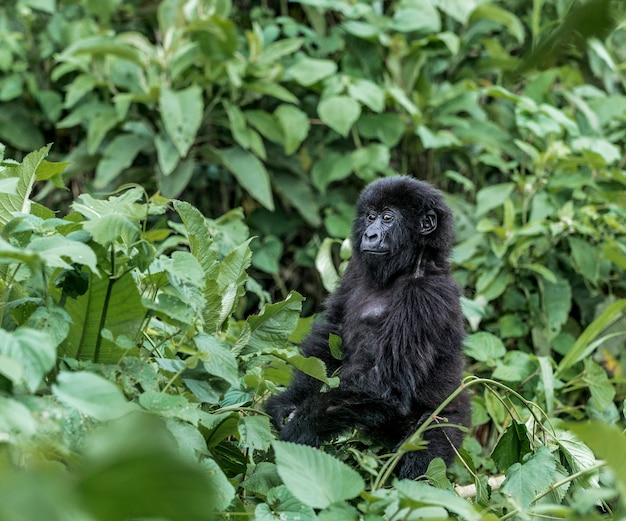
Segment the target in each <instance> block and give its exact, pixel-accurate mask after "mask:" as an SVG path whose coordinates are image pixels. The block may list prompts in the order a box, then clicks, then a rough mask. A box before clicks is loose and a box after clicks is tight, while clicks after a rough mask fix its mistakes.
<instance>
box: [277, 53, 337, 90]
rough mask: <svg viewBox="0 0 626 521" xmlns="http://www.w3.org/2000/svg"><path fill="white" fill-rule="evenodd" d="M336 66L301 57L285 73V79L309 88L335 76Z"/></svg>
mask: <svg viewBox="0 0 626 521" xmlns="http://www.w3.org/2000/svg"><path fill="white" fill-rule="evenodd" d="M336 71H337V64H336V63H335V62H334V61H331V60H320V59H317V58H309V57H308V56H302V57H301V58H300V59H299V60H298V61H297V62H296V63H295V64H294V65H292V66H291V67H289V68H288V69H287V70H286V71H285V78H286V79H293V80H295V81H296V82H298V83H299V84H300V85H303V86H305V87H309V86H310V85H313V84H315V83H317V82H318V81H321V80H323V79H324V78H327V77H328V76H331V75H332V74H335V72H336Z"/></svg>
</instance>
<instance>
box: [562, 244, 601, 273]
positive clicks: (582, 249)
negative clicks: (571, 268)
mask: <svg viewBox="0 0 626 521" xmlns="http://www.w3.org/2000/svg"><path fill="white" fill-rule="evenodd" d="M568 242H569V247H570V251H571V252H572V257H573V259H574V263H575V265H576V267H577V268H578V270H579V271H580V273H582V275H583V276H584V277H585V278H586V279H588V280H592V281H596V280H597V279H598V276H599V270H598V264H599V262H598V261H599V259H598V250H597V249H596V248H595V247H594V246H592V245H591V244H589V241H584V240H582V239H579V238H577V237H569V238H568Z"/></svg>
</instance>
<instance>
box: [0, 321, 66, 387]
mask: <svg viewBox="0 0 626 521" xmlns="http://www.w3.org/2000/svg"><path fill="white" fill-rule="evenodd" d="M56 347H57V346H56V343H55V342H54V339H53V338H51V337H50V336H49V335H47V334H46V333H45V332H43V331H36V330H34V329H30V328H26V327H24V328H20V329H16V330H15V331H12V332H7V331H5V330H4V329H0V360H1V362H2V363H0V366H2V368H0V373H1V374H4V376H6V377H7V378H8V379H9V380H11V381H12V382H13V383H14V384H15V385H21V384H23V385H24V386H25V387H26V389H28V391H30V392H31V393H33V392H35V391H36V390H37V389H38V388H39V386H40V385H41V383H42V381H43V379H44V377H45V376H46V374H47V373H48V372H49V371H50V370H51V369H52V368H53V367H54V363H55V361H56V354H57V353H56Z"/></svg>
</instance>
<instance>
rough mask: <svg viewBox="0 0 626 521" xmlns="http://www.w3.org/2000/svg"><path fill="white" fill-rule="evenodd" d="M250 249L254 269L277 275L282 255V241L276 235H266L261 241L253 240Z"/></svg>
mask: <svg viewBox="0 0 626 521" xmlns="http://www.w3.org/2000/svg"><path fill="white" fill-rule="evenodd" d="M252 250H253V252H254V253H253V255H252V265H253V266H254V267H255V268H256V269H258V270H261V271H264V272H265V273H272V274H276V275H278V272H279V270H280V259H281V257H282V255H283V243H282V241H281V240H280V239H279V238H278V237H276V236H274V235H268V236H267V237H265V238H264V239H263V240H262V241H255V242H253V243H252Z"/></svg>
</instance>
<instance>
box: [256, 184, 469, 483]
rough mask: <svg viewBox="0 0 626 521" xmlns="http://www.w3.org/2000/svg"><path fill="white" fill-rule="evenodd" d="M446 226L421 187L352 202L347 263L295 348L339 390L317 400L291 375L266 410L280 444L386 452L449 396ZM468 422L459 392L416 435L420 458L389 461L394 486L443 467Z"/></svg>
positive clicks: (453, 330)
mask: <svg viewBox="0 0 626 521" xmlns="http://www.w3.org/2000/svg"><path fill="white" fill-rule="evenodd" d="M453 226H454V222H453V216H452V212H451V211H450V209H449V208H448V206H447V205H446V203H445V202H444V199H443V197H442V195H441V193H440V192H438V191H437V190H435V189H434V188H433V187H432V186H430V185H429V184H428V183H426V182H423V181H418V180H417V179H414V178H412V177H409V176H397V177H387V178H383V179H379V180H377V181H375V182H373V183H371V184H370V185H369V186H368V187H367V188H366V189H365V190H364V191H363V192H362V194H361V196H360V198H359V201H358V203H357V208H356V218H355V220H354V224H353V227H352V245H353V256H352V259H351V260H350V262H349V264H348V267H347V269H346V272H345V274H344V275H343V277H342V279H341V282H340V284H339V287H338V288H337V289H336V290H335V291H334V292H333V293H332V294H331V295H330V297H329V298H328V299H327V301H326V303H325V308H326V309H325V312H324V314H323V315H322V319H321V320H318V321H316V323H315V324H314V326H313V329H312V331H311V333H310V334H309V336H308V337H307V338H306V339H305V340H304V341H303V343H302V346H301V350H302V353H303V354H304V355H305V356H315V357H318V358H320V359H321V360H322V361H324V363H325V364H326V368H327V370H328V372H329V374H337V375H338V376H339V381H340V384H339V386H338V387H336V388H331V389H322V383H321V382H320V381H319V380H317V379H314V378H312V377H310V376H308V375H306V374H304V373H302V372H299V371H297V372H296V373H295V375H294V377H293V380H292V382H291V384H290V386H289V387H288V388H287V390H285V391H284V392H282V393H279V394H276V395H274V396H272V397H271V398H270V399H269V400H268V402H267V405H266V411H267V412H268V414H270V416H271V417H272V421H273V423H274V425H275V426H276V427H277V428H278V429H279V430H280V438H281V439H282V440H285V441H291V442H295V443H303V444H307V445H312V446H316V447H317V446H319V445H321V443H322V442H323V441H326V440H329V439H330V438H332V437H333V436H336V435H339V434H341V433H343V432H346V431H349V430H351V429H353V428H357V429H360V431H361V432H363V433H364V434H365V435H367V436H368V437H370V438H371V439H372V440H375V441H377V442H379V443H382V444H383V445H384V446H386V447H387V448H389V449H391V450H393V449H397V448H398V447H399V446H400V445H402V443H403V442H404V441H405V440H406V439H407V438H408V437H409V436H410V435H411V434H412V433H414V432H415V430H416V429H417V428H418V427H419V425H420V424H421V423H422V422H423V421H424V420H426V419H427V418H428V417H429V416H430V415H432V413H433V411H434V410H435V409H436V408H437V407H438V406H439V405H440V404H441V403H442V402H443V401H444V400H445V399H446V398H447V397H448V396H449V395H450V394H451V393H452V392H453V391H454V390H455V389H457V388H458V387H459V385H460V384H461V379H462V375H463V366H464V363H463V362H464V360H463V354H462V341H463V337H464V323H463V316H462V313H461V306H460V289H459V287H458V285H457V284H456V282H455V281H454V279H453V278H452V276H451V273H450V265H449V262H448V258H449V256H450V253H451V249H452V243H453V237H454V228H453ZM330 335H338V336H339V337H340V338H341V339H342V353H341V360H338V359H336V358H335V357H333V355H332V354H331V350H330V347H329V338H330ZM469 412H470V407H469V399H468V396H467V394H466V392H465V391H464V392H463V393H461V394H460V395H459V396H458V397H457V398H456V399H455V400H453V401H452V402H451V403H450V404H449V405H448V406H447V407H446V408H445V409H444V410H443V411H442V412H441V413H440V415H439V417H437V418H436V422H435V423H436V424H437V426H436V427H435V428H429V429H428V430H426V432H425V440H426V441H427V442H428V444H427V448H426V450H417V451H411V452H407V453H406V454H405V455H404V456H403V457H402V458H401V460H400V462H399V464H398V466H397V467H396V473H397V474H398V476H399V477H400V478H409V479H414V478H416V477H419V476H422V475H423V474H424V472H425V471H426V469H427V467H428V464H429V462H430V461H431V460H432V459H433V458H435V457H441V458H443V460H444V461H445V462H446V464H450V463H451V462H452V461H453V460H454V456H455V447H458V446H459V445H460V444H461V442H462V440H463V430H462V429H459V428H458V426H459V425H461V426H468V424H469ZM446 424H448V425H449V427H446V426H445V425H446ZM441 425H443V427H441ZM431 427H432V424H431Z"/></svg>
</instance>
